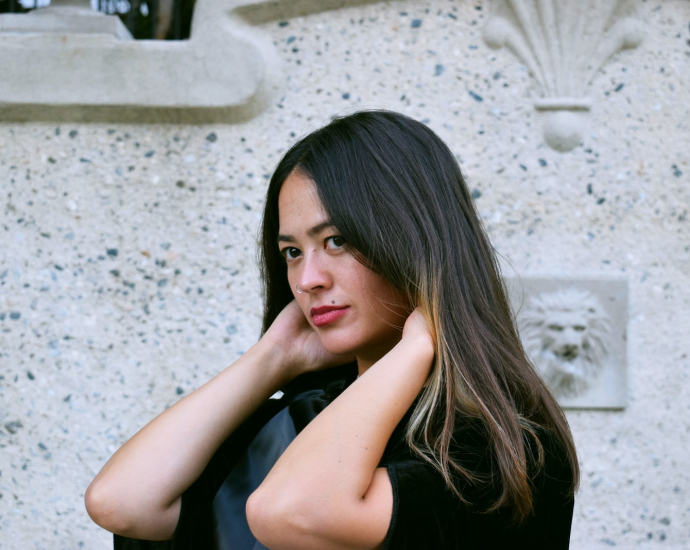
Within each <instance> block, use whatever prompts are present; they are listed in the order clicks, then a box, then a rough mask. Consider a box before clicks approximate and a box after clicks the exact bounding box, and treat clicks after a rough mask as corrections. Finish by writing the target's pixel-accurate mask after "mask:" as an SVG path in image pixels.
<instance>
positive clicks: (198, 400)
mask: <svg viewBox="0 0 690 550" xmlns="http://www.w3.org/2000/svg"><path fill="white" fill-rule="evenodd" d="M285 382H286V380H285V379H284V375H283V373H282V370H281V369H280V368H279V364H278V361H277V357H276V355H275V353H273V352H272V350H270V349H268V348H267V347H265V346H259V345H257V346H255V347H253V348H251V349H250V350H249V351H247V353H245V354H244V355H243V356H242V357H240V358H239V359H238V360H237V361H235V363H233V364H232V365H231V366H229V367H228V368H226V369H225V370H223V371H222V372H221V373H220V374H218V375H217V376H216V377H215V378H213V379H212V380H211V381H209V382H207V383H206V384H205V385H203V386H202V387H200V388H199V389H197V390H196V391H194V392H193V393H191V394H190V395H188V396H187V397H185V398H184V399H182V400H180V401H178V402H177V403H176V404H175V405H173V406H172V407H170V408H169V409H168V410H166V411H165V412H164V413H163V414H161V415H160V416H158V417H156V418H155V419H154V420H153V421H151V422H150V423H149V424H148V425H146V426H145V427H144V428H143V429H142V430H141V431H139V432H138V433H137V434H136V435H134V436H133V437H132V438H131V439H130V440H129V441H127V443H125V444H124V445H123V446H122V447H121V448H120V449H119V450H118V451H117V452H116V453H115V454H114V455H113V456H112V458H111V459H110V460H109V461H108V462H107V463H106V465H105V466H104V467H103V469H102V470H101V471H100V472H99V474H98V475H97V476H96V478H95V479H94V480H93V481H92V482H91V485H89V487H88V489H87V491H86V495H85V500H86V508H87V511H88V512H89V515H90V516H91V518H92V519H93V520H94V521H95V522H96V523H97V524H99V525H100V526H101V527H103V528H105V529H107V530H109V531H112V532H114V533H118V534H121V535H125V536H129V537H134V538H141V539H147V540H166V539H169V538H171V537H172V534H173V532H174V530H175V527H176V526H177V520H178V517H179V513H180V495H181V494H182V493H183V492H184V491H185V490H186V489H187V488H188V487H189V486H190V485H191V484H192V483H193V482H194V481H195V480H196V479H197V478H198V477H199V476H200V475H201V472H202V471H203V470H204V468H205V466H206V465H207V464H208V462H209V461H210V460H211V458H212V456H213V454H214V453H215V451H216V450H217V449H218V447H220V445H221V444H222V443H223V441H225V439H227V437H228V436H229V435H230V434H231V433H232V432H233V431H234V430H235V429H236V428H237V427H238V426H239V425H240V424H241V423H242V422H243V421H244V420H245V419H246V418H248V417H249V416H250V415H251V414H252V413H253V412H254V411H255V410H256V409H257V408H258V407H259V405H261V404H262V403H263V402H264V401H266V399H268V398H269V397H270V396H271V395H272V394H273V393H275V392H276V391H277V390H278V388H279V387H280V386H281V385H282V384H284V383H285Z"/></svg>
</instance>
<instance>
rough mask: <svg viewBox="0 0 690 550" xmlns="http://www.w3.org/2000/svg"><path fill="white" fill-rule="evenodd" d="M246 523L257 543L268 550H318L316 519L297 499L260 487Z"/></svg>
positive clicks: (251, 501)
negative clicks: (301, 549)
mask: <svg viewBox="0 0 690 550" xmlns="http://www.w3.org/2000/svg"><path fill="white" fill-rule="evenodd" d="M245 511H246V515H247V523H248V524H249V528H250V529H251V531H252V533H253V535H254V536H255V537H256V539H257V540H258V541H259V542H260V543H261V544H263V545H264V546H266V547H268V548H274V549H276V550H280V549H281V548H305V549H306V548H317V547H318V546H312V545H311V543H313V542H314V541H315V538H317V537H316V535H317V533H316V530H315V525H314V519H315V518H314V516H313V515H312V514H309V513H307V512H306V511H305V509H304V507H303V506H301V505H300V504H299V502H298V501H297V499H295V498H291V497H290V496H289V495H286V494H283V495H276V494H274V493H271V492H269V491H268V490H265V489H262V488H261V487H259V488H258V489H257V490H256V491H254V492H253V493H252V494H251V495H250V496H249V499H248V500H247V505H246V510H245Z"/></svg>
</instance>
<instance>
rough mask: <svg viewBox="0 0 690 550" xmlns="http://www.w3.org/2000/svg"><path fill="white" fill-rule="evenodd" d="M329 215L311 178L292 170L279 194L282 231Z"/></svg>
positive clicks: (279, 215)
mask: <svg viewBox="0 0 690 550" xmlns="http://www.w3.org/2000/svg"><path fill="white" fill-rule="evenodd" d="M326 217H327V215H326V212H325V209H324V207H323V204H322V203H321V199H319V195H318V193H317V191H316V187H315V185H314V183H313V182H312V181H311V179H309V178H307V177H305V176H304V175H302V174H300V173H298V172H292V173H291V174H290V175H289V176H288V177H287V178H286V179H285V181H284V182H283V185H282V187H281V189H280V194H279V195H278V219H279V223H280V231H281V233H282V232H283V230H288V229H291V230H293V229H296V228H297V227H301V226H302V225H307V224H313V223H314V222H319V221H323V220H325V219H326Z"/></svg>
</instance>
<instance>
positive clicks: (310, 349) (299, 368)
mask: <svg viewBox="0 0 690 550" xmlns="http://www.w3.org/2000/svg"><path fill="white" fill-rule="evenodd" d="M259 344H261V345H266V346H270V347H273V348H275V349H278V350H280V352H281V355H282V361H281V363H282V365H283V368H284V369H285V372H286V376H287V377H288V378H289V379H290V380H292V379H293V378H296V377H297V376H299V375H300V374H302V373H305V372H310V371H315V370H323V369H328V368H331V367H336V366H338V365H343V364H345V363H349V362H351V361H354V360H355V356H354V354H353V355H337V354H334V353H330V352H329V351H327V350H326V349H325V348H324V347H323V344H322V343H321V338H320V337H319V335H318V334H317V332H316V331H315V330H314V328H313V327H312V326H311V325H310V324H309V321H307V318H306V317H305V316H304V313H303V312H302V310H301V309H300V307H299V304H298V303H297V300H292V301H291V302H290V303H289V304H288V305H286V306H285V307H284V308H283V310H282V311H281V312H280V313H279V314H278V316H277V317H276V318H275V320H274V321H273V323H272V324H271V326H270V327H269V329H268V330H267V331H266V333H265V334H264V335H263V337H262V338H261V340H259Z"/></svg>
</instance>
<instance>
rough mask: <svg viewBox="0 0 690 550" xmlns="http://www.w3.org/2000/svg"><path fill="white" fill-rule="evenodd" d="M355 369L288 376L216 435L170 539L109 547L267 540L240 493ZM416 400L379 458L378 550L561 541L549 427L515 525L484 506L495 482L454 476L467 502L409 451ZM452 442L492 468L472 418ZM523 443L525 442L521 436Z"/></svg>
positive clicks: (481, 468)
mask: <svg viewBox="0 0 690 550" xmlns="http://www.w3.org/2000/svg"><path fill="white" fill-rule="evenodd" d="M356 376H357V368H356V364H354V363H351V364H349V365H343V366H341V367H336V368H334V369H329V370H327V371H320V372H315V373H308V374H305V375H302V376H301V377H299V378H297V379H295V380H294V381H293V382H291V383H290V384H288V385H287V386H286V387H285V388H283V390H284V392H285V394H284V395H283V396H282V398H281V399H269V400H268V401H267V402H266V403H264V404H263V405H262V406H261V407H259V409H257V411H255V412H254V414H252V415H251V416H250V417H249V418H248V419H247V421H245V422H244V423H243V424H242V425H241V426H240V427H239V428H238V429H237V430H236V431H235V432H234V433H233V434H232V435H231V436H230V437H229V438H228V439H227V440H226V441H225V443H223V445H222V446H221V447H220V448H219V449H218V451H217V452H216V454H215V455H214V457H213V458H212V459H211V462H210V463H209V465H208V466H207V467H206V469H205V470H204V472H203V473H202V475H201V476H200V477H199V479H197V481H195V482H194V484H192V486H191V487H190V488H189V489H188V490H187V491H185V493H184V494H183V495H182V507H181V511H180V519H179V521H178V525H177V528H176V530H175V534H174V537H173V540H171V541H164V542H148V541H138V540H134V539H129V538H126V537H120V536H117V535H116V536H115V539H114V541H115V549H116V550H216V549H218V550H258V549H262V548H264V547H263V546H262V545H261V544H260V543H258V542H257V541H256V539H254V538H253V536H252V535H251V532H250V531H249V529H248V526H247V525H246V517H244V506H243V505H244V503H246V498H247V497H248V496H249V494H251V492H252V491H253V490H254V489H255V488H256V487H257V486H258V484H259V483H260V482H261V480H262V479H263V477H265V475H266V473H267V472H268V470H270V467H271V466H272V464H274V463H275V461H276V460H277V458H278V457H279V456H280V452H282V450H284V448H286V447H287V445H289V443H290V441H291V440H292V438H294V437H295V436H296V434H298V433H299V432H300V431H301V430H302V428H304V426H306V425H307V424H308V423H309V422H310V421H311V420H312V419H313V418H314V417H315V416H316V415H317V414H318V413H319V412H321V411H322V410H323V409H324V408H325V407H326V406H327V405H328V404H329V403H330V402H331V401H333V400H334V399H335V398H336V397H337V396H338V395H340V393H342V391H343V390H344V389H345V388H346V387H347V386H349V385H350V384H351V383H352V382H353V381H354V380H355V378H356ZM415 404H416V400H415V403H413V404H412V406H411V407H410V409H409V410H408V412H407V413H406V414H405V416H404V417H403V419H402V420H401V422H400V423H399V424H398V426H397V427H396V428H395V430H394V431H393V434H392V436H391V438H390V440H389V442H388V444H387V446H386V449H385V451H384V454H383V457H382V458H381V462H380V463H379V466H381V467H384V466H385V467H386V468H387V470H388V474H389V477H390V480H391V485H392V487H393V516H392V519H391V524H390V526H389V529H388V533H387V534H386V539H385V542H384V549H385V550H407V549H409V550H424V549H429V550H432V549H433V550H451V549H452V550H456V549H457V550H460V549H462V550H479V549H487V550H488V549H495V548H511V549H513V550H520V549H529V550H542V549H543V550H561V549H567V548H568V545H569V539H570V525H571V521H572V515H573V504H574V502H573V498H572V497H567V496H566V493H567V491H568V488H569V487H570V484H571V482H572V472H571V470H570V467H569V465H568V461H567V456H566V454H565V451H564V449H563V447H562V445H561V444H560V443H559V442H558V441H557V440H556V439H555V437H553V436H552V435H551V434H550V432H548V431H547V430H545V429H543V428H536V432H537V435H538V437H539V440H540V442H541V443H542V445H543V446H544V451H545V467H544V468H543V469H542V470H541V471H540V472H539V473H538V474H537V475H532V476H531V477H532V482H533V486H534V493H533V496H534V514H533V515H532V516H531V517H530V518H528V519H527V520H526V522H524V523H523V524H522V525H521V526H515V525H514V524H513V523H512V521H511V515H510V513H509V512H508V511H507V510H499V511H496V512H491V513H486V512H485V511H486V509H487V508H488V507H489V506H490V505H491V504H492V503H493V502H494V501H495V500H496V497H497V496H498V493H499V490H500V488H499V487H497V486H495V485H494V486H489V487H488V488H487V487H475V486H472V485H469V484H468V483H460V484H459V485H458V487H459V488H460V489H461V492H462V494H463V496H464V498H465V499H466V500H467V501H468V502H470V503H471V504H469V505H468V504H463V503H462V502H461V501H460V500H459V499H458V498H457V497H456V496H455V495H454V494H453V493H452V492H451V491H450V489H448V488H447V487H446V485H445V481H444V480H443V478H442V477H441V475H440V474H439V473H438V472H437V471H436V470H435V469H434V468H433V466H431V465H430V464H428V463H427V462H425V461H424V460H423V459H422V458H420V457H418V456H417V455H415V454H413V452H412V451H411V450H410V448H409V447H408V446H407V445H406V443H405V441H404V431H405V427H406V425H407V422H408V420H409V418H410V416H411V414H412V411H413V409H414V406H415ZM454 442H455V443H454V445H453V447H452V448H451V452H452V454H453V456H454V457H455V458H456V460H459V461H460V462H461V463H462V464H463V466H465V467H468V468H470V469H471V470H472V471H475V472H477V473H479V474H481V473H487V472H488V471H489V464H490V460H491V454H490V452H489V450H488V446H487V439H486V436H485V433H484V431H483V429H482V427H481V425H480V424H479V423H478V422H476V421H466V422H461V423H460V425H459V426H458V429H457V430H456V433H455V437H454ZM525 443H526V445H528V446H530V442H529V439H528V438H527V437H526V439H525ZM533 445H534V443H532V444H531V446H533ZM532 471H533V468H532ZM235 533H236V535H235Z"/></svg>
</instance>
